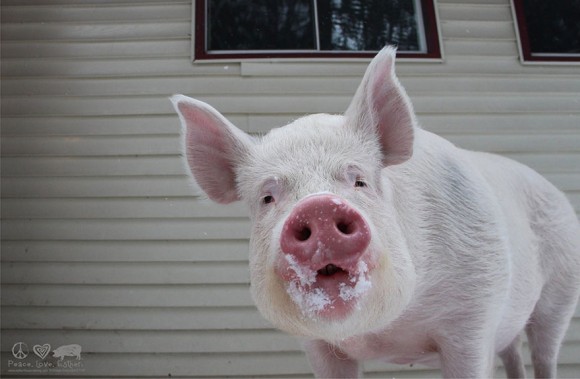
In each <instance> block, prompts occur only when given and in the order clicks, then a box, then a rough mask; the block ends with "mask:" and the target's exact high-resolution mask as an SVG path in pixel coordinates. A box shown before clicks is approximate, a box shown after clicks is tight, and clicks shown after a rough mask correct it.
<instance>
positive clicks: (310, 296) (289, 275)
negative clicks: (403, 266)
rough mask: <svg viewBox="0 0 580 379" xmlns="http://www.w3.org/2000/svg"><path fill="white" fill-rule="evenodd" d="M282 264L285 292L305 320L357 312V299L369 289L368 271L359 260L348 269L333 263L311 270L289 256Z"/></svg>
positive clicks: (329, 317) (337, 316)
mask: <svg viewBox="0 0 580 379" xmlns="http://www.w3.org/2000/svg"><path fill="white" fill-rule="evenodd" d="M285 261H286V265H285V266H286V267H285V270H284V275H282V277H283V280H284V281H285V286H286V291H287V293H288V295H289V297H290V299H291V300H292V301H293V302H294V303H295V304H296V305H297V306H298V308H299V309H300V311H301V312H302V314H303V316H304V317H306V318H310V319H316V318H322V319H333V320H339V319H342V318H344V317H346V316H347V315H348V314H350V313H351V312H352V311H353V310H356V309H360V306H359V300H360V298H361V297H362V296H363V295H364V294H365V293H366V292H367V291H368V290H369V289H370V288H371V287H372V285H371V281H370V279H369V267H368V266H367V264H366V263H365V262H364V261H362V260H361V261H359V262H358V263H357V264H355V265H354V266H353V267H348V268H346V267H344V266H343V267H341V266H339V265H338V264H335V263H332V262H331V263H324V264H322V265H321V266H318V268H311V267H308V266H309V265H303V264H302V265H301V264H298V263H297V261H296V259H295V258H294V256H292V255H290V254H287V255H285Z"/></svg>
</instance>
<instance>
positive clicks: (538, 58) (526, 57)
mask: <svg viewBox="0 0 580 379" xmlns="http://www.w3.org/2000/svg"><path fill="white" fill-rule="evenodd" d="M512 7H513V10H514V15H515V19H516V27H517V30H518V39H519V44H520V53H521V58H522V61H523V62H537V63H541V62H544V63H546V62H569V63H572V62H580V54H578V55H573V56H570V55H566V54H558V53H541V54H540V53H535V52H533V51H532V46H531V42H530V35H529V31H528V23H527V21H526V15H525V12H524V0H512Z"/></svg>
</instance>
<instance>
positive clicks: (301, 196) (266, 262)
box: [172, 50, 415, 339]
mask: <svg viewBox="0 0 580 379" xmlns="http://www.w3.org/2000/svg"><path fill="white" fill-rule="evenodd" d="M393 70H394V52H393V51H392V50H385V51H384V52H383V53H382V56H381V57H380V59H377V60H375V61H374V62H373V67H372V69H369V72H368V73H367V76H366V77H365V79H364V80H363V84H362V85H361V87H360V89H359V91H358V92H357V94H356V96H355V98H354V100H353V102H352V104H351V105H350V107H349V109H348V110H347V112H346V114H345V115H344V116H331V115H323V114H320V115H312V116H308V117H304V118H301V119H299V120H297V121H295V122H294V123H292V124H290V125H288V126H285V127H283V128H280V129H275V130H272V131H271V132H270V133H269V134H267V135H266V136H264V137H263V138H261V139H253V138H251V137H249V136H248V135H246V134H244V133H242V132H241V131H240V130H239V129H237V128H236V127H234V126H233V125H232V124H231V123H229V122H228V121H227V120H226V119H225V118H224V117H223V116H221V115H220V114H219V113H218V112H217V111H216V110H214V109H213V108H211V107H210V106H209V105H207V104H204V103H202V102H199V101H196V100H193V99H189V98H186V97H183V96H175V97H174V98H173V99H172V100H173V102H174V104H175V107H176V109H177V111H178V113H179V114H180V117H181V121H182V124H183V125H184V143H185V147H184V150H185V152H186V156H187V162H188V164H189V167H190V168H191V172H192V173H193V176H194V178H195V180H196V181H197V183H198V184H199V185H200V186H201V188H202V189H203V190H204V191H205V192H206V193H207V195H208V196H209V197H210V198H211V199H212V200H215V201H217V202H219V203H229V202H231V201H234V200H239V199H244V200H245V201H246V202H247V203H248V204H249V208H250V211H251V219H252V222H253V229H252V234H251V247H250V269H251V281H252V286H251V288H252V294H253V298H254V300H255V302H256V305H257V306H258V308H259V310H260V312H261V313H262V314H263V315H264V316H265V317H266V318H267V319H268V320H270V321H271V322H272V323H273V324H274V325H276V326H277V327H278V328H280V329H282V330H285V331H287V332H289V333H292V334H295V335H302V336H309V337H324V338H335V339H336V338H346V337H349V336H351V335H355V334H359V333H362V332H365V331H368V330H372V329H373V328H374V327H376V326H377V325H386V324H388V323H389V322H390V320H392V319H394V318H395V317H397V316H398V315H399V313H400V312H401V311H402V310H403V309H404V308H405V306H406V304H407V303H408V301H409V299H410V296H411V294H412V293H413V288H414V282H415V275H414V270H413V267H412V263H411V260H410V257H409V253H408V251H407V247H406V244H405V237H404V236H403V234H402V231H401V229H400V226H399V224H398V223H397V222H396V220H394V215H395V214H396V212H395V211H394V209H393V207H394V205H393V204H392V202H390V201H389V197H390V196H391V194H390V193H389V191H390V189H389V188H385V186H384V185H383V183H382V180H381V179H382V178H381V169H382V168H383V167H385V166H387V165H394V164H398V163H401V162H404V161H405V160H407V159H408V158H409V157H411V155H412V153H413V134H414V129H415V119H414V114H413V110H412V107H411V104H410V102H409V101H408V99H407V97H406V95H405V94H404V92H403V90H402V88H401V86H400V84H399V82H398V80H397V78H396V76H395V75H394V73H393ZM386 230H388V231H389V232H388V233H384V232H383V231H386Z"/></svg>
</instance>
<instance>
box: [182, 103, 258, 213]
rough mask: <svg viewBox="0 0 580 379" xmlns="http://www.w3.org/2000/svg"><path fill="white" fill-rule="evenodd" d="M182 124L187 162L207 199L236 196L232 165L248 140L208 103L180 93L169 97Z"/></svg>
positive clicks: (246, 147) (228, 199) (242, 154)
mask: <svg viewBox="0 0 580 379" xmlns="http://www.w3.org/2000/svg"><path fill="white" fill-rule="evenodd" d="M171 102H172V103H173V106H174V107H175V110H176V111H177V113H178V114H179V119H180V120H181V127H182V136H181V138H182V142H183V151H184V155H185V158H186V161H187V165H188V167H189V169H190V171H191V173H192V174H193V177H194V178H195V181H196V182H197V183H198V184H199V185H200V186H201V188H202V189H203V190H204V191H205V193H206V194H207V195H208V196H209V197H210V199H212V200H214V201H216V202H218V203H222V204H227V203H231V202H232V201H236V200H239V199H240V197H239V195H238V191H237V188H236V173H235V169H236V166H237V165H238V164H239V162H240V161H241V160H243V158H244V157H245V156H246V155H247V153H248V151H249V146H250V144H251V143H252V140H251V138H250V136H249V135H247V134H246V133H244V132H242V131H241V130H239V129H238V128H236V127H235V126H234V125H233V124H231V123H230V122H229V121H228V120H227V119H226V118H225V117H224V116H222V115H221V114H220V113H219V112H218V111H217V110H215V109H214V108H212V107H211V106H210V105H208V104H206V103H204V102H201V101H198V100H195V99H192V98H189V97H187V96H183V95H175V96H173V97H172V98H171Z"/></svg>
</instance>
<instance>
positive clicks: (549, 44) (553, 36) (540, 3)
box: [524, 0, 580, 54]
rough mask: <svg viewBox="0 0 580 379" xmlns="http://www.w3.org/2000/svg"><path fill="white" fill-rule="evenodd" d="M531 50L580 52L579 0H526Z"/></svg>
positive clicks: (525, 9)
mask: <svg viewBox="0 0 580 379" xmlns="http://www.w3.org/2000/svg"><path fill="white" fill-rule="evenodd" d="M524 13H525V18H526V22H527V28H528V35H529V39H530V47H531V50H532V54H533V53H561V54H562V53H564V54H578V53H580V0H549V1H547V0H525V1H524Z"/></svg>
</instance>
